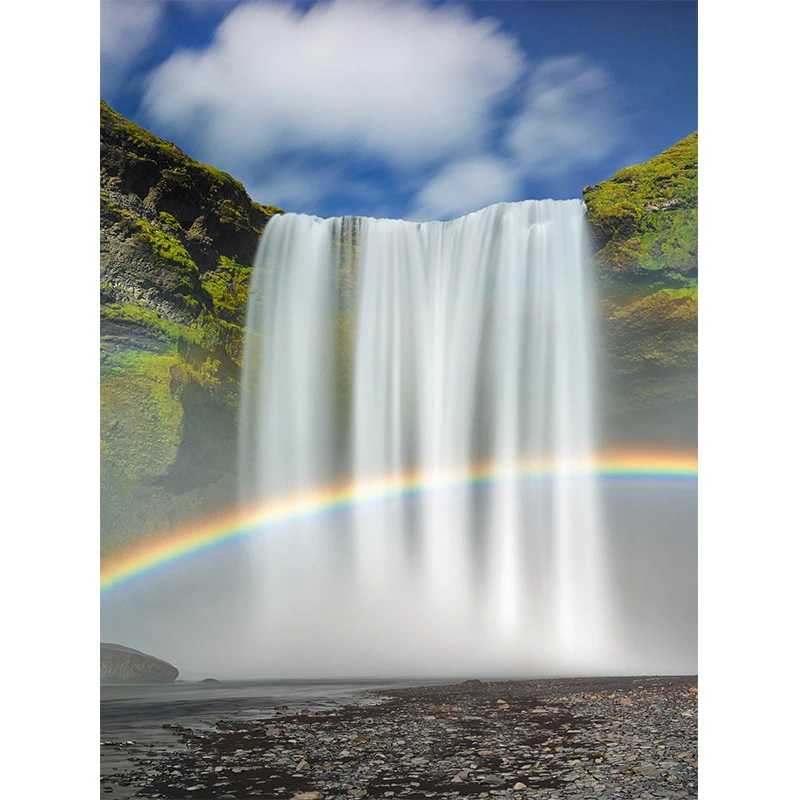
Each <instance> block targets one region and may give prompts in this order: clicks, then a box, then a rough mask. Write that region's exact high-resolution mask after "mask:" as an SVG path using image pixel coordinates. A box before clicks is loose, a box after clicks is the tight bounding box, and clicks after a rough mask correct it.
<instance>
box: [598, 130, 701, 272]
mask: <svg viewBox="0 0 800 800" xmlns="http://www.w3.org/2000/svg"><path fill="white" fill-rule="evenodd" d="M583 196H584V201H585V203H586V208H587V216H588V219H589V223H590V225H591V227H592V230H593V232H594V236H595V241H596V244H597V249H598V252H597V255H596V257H595V261H596V263H597V265H598V267H600V269H601V271H604V272H606V273H612V276H613V274H614V273H625V274H630V273H635V272H637V271H638V272H662V273H665V274H667V275H671V276H672V277H674V278H680V277H683V276H689V277H691V276H693V275H694V274H695V271H696V269H697V134H696V133H694V134H692V135H691V136H687V137H686V138H685V139H682V140H681V141H680V142H678V143H677V144H676V145H674V146H673V147H670V148H669V149H668V150H665V151H664V152H663V153H661V154H660V155H658V156H656V157H655V158H653V159H652V160H650V161H647V162H645V163H643V164H638V165H636V166H632V167H625V168H624V169H622V170H620V171H619V172H617V173H616V174H614V175H613V176H612V177H611V178H610V179H609V180H607V181H605V182H603V183H601V184H598V185H597V186H587V187H586V188H585V189H584V195H583Z"/></svg>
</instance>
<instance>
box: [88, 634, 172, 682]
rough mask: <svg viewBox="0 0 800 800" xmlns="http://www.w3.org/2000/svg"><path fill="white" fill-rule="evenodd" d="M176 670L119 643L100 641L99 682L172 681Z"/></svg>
mask: <svg viewBox="0 0 800 800" xmlns="http://www.w3.org/2000/svg"><path fill="white" fill-rule="evenodd" d="M177 677H178V670H177V668H176V667H173V666H172V664H169V663H168V662H166V661H162V660H161V659H160V658H155V657H154V656H149V655H147V654H146V653H142V652H140V651H139V650H134V649H133V648H130V647H123V645H121V644H111V643H109V642H100V683H172V682H173V681H174V680H175V678H177Z"/></svg>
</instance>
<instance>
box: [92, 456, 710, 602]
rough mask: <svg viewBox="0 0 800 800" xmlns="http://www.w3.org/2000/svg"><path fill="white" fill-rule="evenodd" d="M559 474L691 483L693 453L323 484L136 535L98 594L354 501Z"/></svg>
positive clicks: (104, 574) (105, 573)
mask: <svg viewBox="0 0 800 800" xmlns="http://www.w3.org/2000/svg"><path fill="white" fill-rule="evenodd" d="M559 475H569V476H573V477H580V476H584V477H596V478H599V479H601V480H604V481H623V482H629V481H635V482H641V481H644V482H649V483H654V482H655V483H668V484H674V483H695V482H696V481H697V454H696V453H695V452H675V451H670V452H647V453H641V452H632V451H629V452H623V453H609V454H605V455H602V456H600V457H597V458H595V459H594V460H593V461H586V462H581V463H575V462H572V463H569V464H566V465H565V464H557V463H554V462H543V461H520V462H518V463H517V464H516V465H514V466H513V467H511V468H509V467H507V466H498V465H496V464H483V465H478V466H475V467H473V468H471V469H466V470H464V469H462V470H452V471H446V472H444V471H443V472H437V473H422V472H409V473H406V474H403V475H393V476H391V477H389V478H380V479H376V480H373V481H369V482H360V483H359V484H354V483H347V484H342V485H337V486H327V487H321V488H318V489H314V490H311V491H306V492H298V493H296V494H292V495H288V496H286V497H279V498H273V499H270V500H269V501H268V502H265V503H263V504H261V505H258V506H254V507H253V508H249V509H248V508H237V509H236V510H235V511H228V512H226V513H223V514H220V515H218V516H214V517H211V518H208V519H206V520H204V521H203V522H201V523H199V524H198V523H195V524H193V525H191V526H187V527H184V528H180V529H175V530H170V531H166V532H164V533H162V534H160V535H158V536H153V537H148V538H147V539H143V540H139V541H138V542H137V543H136V544H135V545H133V546H131V547H129V548H126V549H124V550H120V551H117V552H115V553H113V554H112V555H110V556H108V557H106V558H104V559H103V561H102V564H101V570H100V589H101V591H102V592H108V591H109V590H111V589H113V588H116V587H119V586H121V585H123V584H126V583H128V582H130V581H132V580H133V579H134V578H137V577H139V576H142V575H145V574H147V573H150V572H152V571H154V570H157V569H162V568H164V567H168V566H170V565H172V564H175V563H177V562H179V561H181V560H182V559H184V558H187V557H188V556H191V555H194V554H197V553H201V552H202V551H205V550H208V549H210V548H212V547H215V546H218V545H221V544H223V543H226V542H229V541H232V540H234V539H241V538H243V537H247V536H251V535H254V534H258V533H262V532H264V531H265V530H267V529H269V528H275V527H278V526H280V525H284V524H287V523H290V522H293V521H295V520H301V519H307V518H310V517H314V516H322V515H325V514H329V513H332V512H336V511H341V510H346V509H348V508H353V507H356V506H358V505H361V504H364V503H370V502H376V501H382V500H389V499H392V498H399V497H408V496H414V495H418V494H422V493H425V492H431V491H437V490H443V489H451V488H464V487H467V486H480V485H484V484H489V483H496V482H500V481H506V480H515V481H519V480H548V479H553V478H556V477H558V476H559Z"/></svg>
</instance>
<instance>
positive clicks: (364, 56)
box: [143, 0, 524, 169]
mask: <svg viewBox="0 0 800 800" xmlns="http://www.w3.org/2000/svg"><path fill="white" fill-rule="evenodd" d="M523 68H524V57H523V54H522V52H521V51H520V49H519V47H518V45H517V44H516V41H515V39H514V38H513V37H511V36H510V35H508V34H505V33H503V32H501V31H500V29H499V27H498V24H497V23H495V22H494V21H492V20H486V19H483V20H475V19H473V18H472V16H471V15H470V14H469V13H468V12H467V11H465V10H463V9H460V8H455V7H451V6H447V5H444V6H440V7H438V8H432V7H430V6H427V5H424V4H421V3H418V2H402V3H399V2H383V1H382V0H369V1H367V0H332V2H328V3H321V4H319V5H316V6H313V7H312V8H311V9H310V10H308V11H306V12H305V13H304V12H303V10H302V9H300V8H298V7H296V6H295V5H293V4H289V3H276V2H267V3H250V4H247V5H242V6H238V7H237V8H235V9H234V10H233V11H232V12H231V13H230V14H229V15H228V17H227V18H226V19H225V20H224V21H223V22H222V23H221V24H220V26H219V28H218V29H217V31H216V35H215V38H214V41H213V42H212V44H211V45H210V46H209V47H208V48H206V49H205V50H193V51H189V50H183V51H178V52H176V53H175V54H173V55H172V56H171V57H170V58H169V59H167V61H166V62H164V63H163V64H162V65H161V66H159V67H158V68H157V69H156V70H154V72H153V73H152V74H151V76H150V79H149V84H148V89H147V91H146V94H145V97H144V104H143V108H144V110H145V112H146V113H147V115H148V116H149V117H150V119H151V120H153V121H154V122H155V123H157V124H158V126H159V129H161V130H167V131H172V132H175V133H186V132H191V131H194V132H195V134H196V135H197V136H198V137H199V141H198V146H199V147H200V148H201V149H202V153H203V157H204V158H206V159H213V160H214V162H215V163H220V164H225V165H227V168H229V169H230V168H233V167H234V166H235V167H236V168H243V167H245V166H246V165H247V164H248V163H249V162H253V161H255V160H257V159H260V158H263V157H264V156H266V155H269V154H275V153H278V152H281V151H285V150H287V149H288V150H292V149H299V148H303V147H313V148H321V149H323V150H326V151H329V152H332V153H339V154H341V153H344V152H348V151H359V152H361V153H364V154H368V155H371V156H377V157H379V158H381V159H382V160H384V161H385V162H387V163H390V164H394V165H401V166H415V165H416V166H418V165H420V164H426V163H430V162H432V161H434V160H436V159H440V158H442V157H443V156H446V155H450V154H458V153H461V154H464V153H467V152H470V151H476V150H478V149H479V148H480V147H481V146H482V145H484V144H485V140H486V137H487V135H488V133H489V131H490V129H491V126H492V115H493V110H494V106H495V103H496V102H497V101H498V100H499V99H501V98H502V97H504V96H505V94H506V92H507V91H508V90H509V88H510V87H511V86H512V85H513V84H514V82H515V81H516V80H517V78H518V77H519V76H520V74H521V72H522V70H523Z"/></svg>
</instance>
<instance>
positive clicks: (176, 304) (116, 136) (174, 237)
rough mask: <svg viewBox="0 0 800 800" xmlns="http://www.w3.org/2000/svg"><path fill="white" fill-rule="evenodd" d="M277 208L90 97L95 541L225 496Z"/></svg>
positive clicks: (121, 537)
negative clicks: (97, 490)
mask: <svg viewBox="0 0 800 800" xmlns="http://www.w3.org/2000/svg"><path fill="white" fill-rule="evenodd" d="M276 213H282V211H281V210H280V209H278V208H275V207H271V206H262V205H260V204H258V203H254V202H252V201H251V200H250V198H249V196H248V195H247V192H246V191H245V189H244V187H243V186H242V185H241V184H240V183H239V182H238V181H236V180H234V179H233V178H232V177H231V176H230V175H228V174H226V173H224V172H220V171H219V170H217V169H214V168H213V167H209V166H207V165H204V164H200V163H198V162H197V161H195V160H194V159H192V158H190V157H189V156H187V155H186V154H184V153H183V152H182V151H181V150H179V149H178V148H177V147H176V146H175V145H173V144H171V143H169V142H166V141H164V140H162V139H159V138H157V137H156V136H153V135H152V134H151V133H149V132H147V131H145V130H143V129H142V128H140V127H138V126H137V125H134V124H133V123H132V122H130V121H128V120H127V119H125V118H124V117H122V116H121V115H120V114H118V113H116V112H115V111H113V110H112V109H111V108H110V107H109V106H108V105H106V104H105V103H103V102H101V104H100V334H101V343H100V366H101V526H102V537H101V541H102V543H103V549H104V550H108V549H114V548H116V547H117V546H119V545H121V544H124V543H125V542H126V541H127V540H129V539H130V538H131V537H136V536H137V535H139V534H140V533H143V532H152V531H156V530H159V529H161V528H163V527H165V526H166V525H174V524H178V523H180V522H183V521H187V520H189V519H191V518H193V517H195V516H199V515H202V514H203V513H204V512H205V511H207V510H211V509H214V508H217V507H219V506H223V505H226V504H227V503H228V502H230V501H232V500H233V498H234V496H235V472H236V458H235V454H236V426H237V420H236V414H237V400H238V387H239V369H240V366H241V354H242V337H243V326H244V318H245V311H246V304H247V290H248V284H249V279H250V271H251V264H252V260H253V256H254V254H255V250H256V247H257V244H258V239H259V236H260V235H261V232H262V230H263V229H264V226H265V225H266V224H267V222H268V221H269V219H270V217H272V216H273V215H274V214H276Z"/></svg>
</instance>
